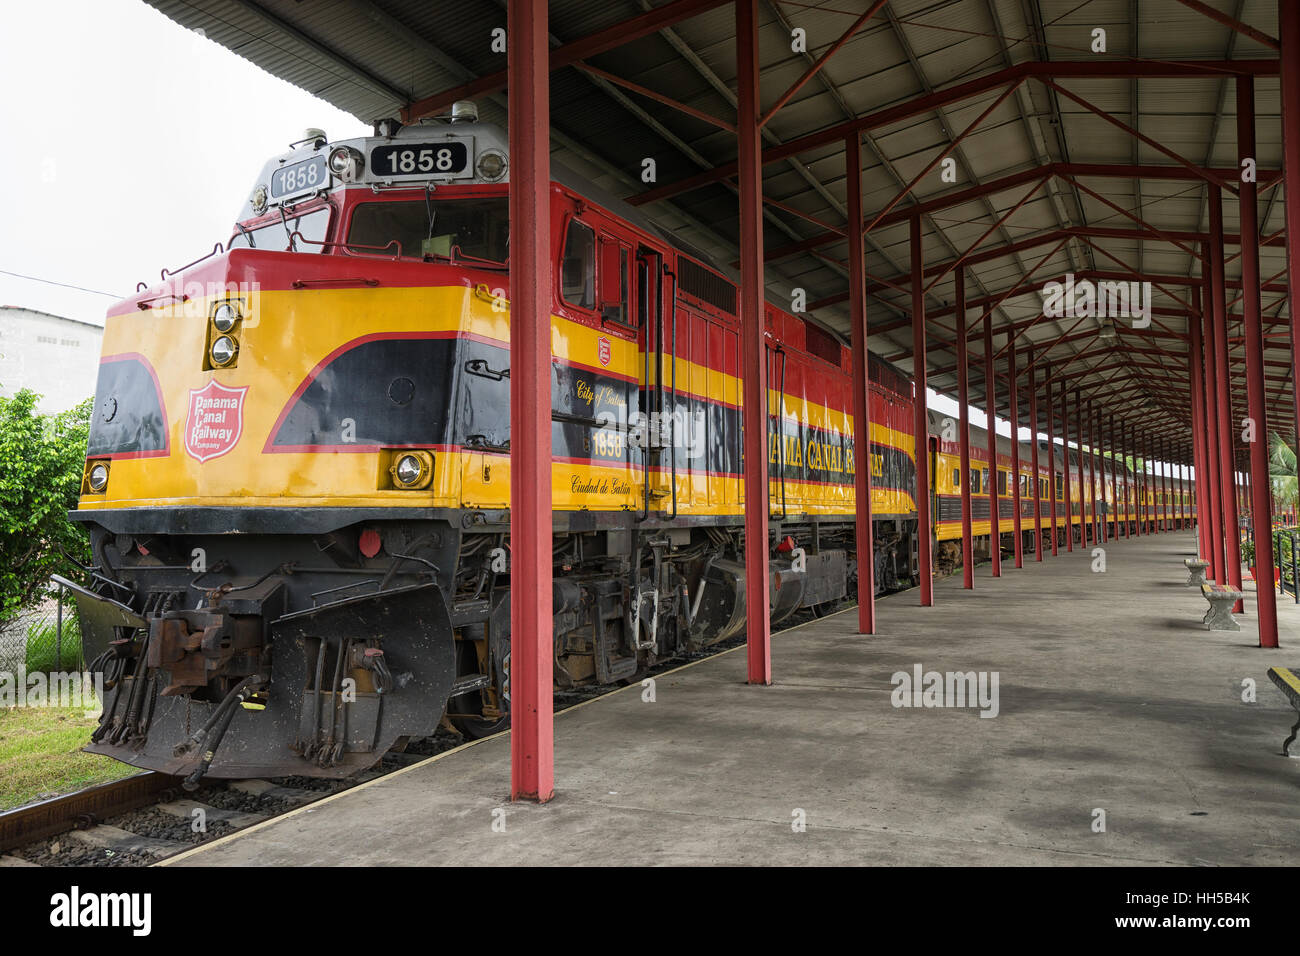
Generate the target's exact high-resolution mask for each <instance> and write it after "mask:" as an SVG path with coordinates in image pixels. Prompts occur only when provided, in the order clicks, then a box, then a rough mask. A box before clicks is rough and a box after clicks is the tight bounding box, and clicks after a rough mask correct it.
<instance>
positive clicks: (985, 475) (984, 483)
mask: <svg viewBox="0 0 1300 956" xmlns="http://www.w3.org/2000/svg"><path fill="white" fill-rule="evenodd" d="M980 471H981V476H980V488H982V489H983V490H984V491H986V492H987V491H988V490H989V488H990V487H991V486H990V485H989V470H988V469H987V468H982V469H980Z"/></svg>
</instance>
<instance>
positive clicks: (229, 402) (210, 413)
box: [185, 382, 248, 462]
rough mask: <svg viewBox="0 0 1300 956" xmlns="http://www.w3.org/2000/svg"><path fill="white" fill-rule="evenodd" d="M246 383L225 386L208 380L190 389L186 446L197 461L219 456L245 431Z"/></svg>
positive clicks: (186, 422)
mask: <svg viewBox="0 0 1300 956" xmlns="http://www.w3.org/2000/svg"><path fill="white" fill-rule="evenodd" d="M247 391H248V386H247V385H245V386H243V387H241V388H227V387H226V386H224V385H221V384H218V383H217V382H208V384H207V385H204V386H203V387H202V388H199V389H194V388H192V389H190V411H189V417H188V418H186V420H185V450H186V451H187V452H188V453H189V455H190V457H191V458H194V459H195V460H197V461H200V462H204V461H210V460H211V459H213V458H220V457H221V456H222V455H224V454H226V452H228V451H230V450H231V449H232V448H234V447H235V444H236V442H238V441H239V436H240V435H241V434H243V431H244V393H245V392H247Z"/></svg>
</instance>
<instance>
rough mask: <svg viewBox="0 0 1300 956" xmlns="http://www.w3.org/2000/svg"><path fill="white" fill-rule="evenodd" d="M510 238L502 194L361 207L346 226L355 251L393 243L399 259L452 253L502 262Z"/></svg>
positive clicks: (504, 258)
mask: <svg viewBox="0 0 1300 956" xmlns="http://www.w3.org/2000/svg"><path fill="white" fill-rule="evenodd" d="M509 239H510V201H509V200H508V199H507V198H506V197H504V196H502V197H500V198H492V199H431V200H428V201H426V200H423V199H415V200H406V201H401V202H368V203H362V204H361V205H359V206H358V207H357V208H356V211H355V212H353V214H352V222H351V224H350V225H349V226H348V245H349V246H350V247H356V251H363V250H365V249H366V248H372V249H373V248H383V247H384V246H387V245H388V244H389V243H391V242H392V241H393V240H397V242H398V243H399V244H400V245H401V251H402V255H403V256H423V255H435V256H450V255H452V250H453V249H455V250H457V253H458V254H460V255H465V256H470V257H473V258H475V259H486V260H490V261H492V262H500V263H503V264H504V263H505V261H506V257H507V255H508V254H509V249H510V246H509Z"/></svg>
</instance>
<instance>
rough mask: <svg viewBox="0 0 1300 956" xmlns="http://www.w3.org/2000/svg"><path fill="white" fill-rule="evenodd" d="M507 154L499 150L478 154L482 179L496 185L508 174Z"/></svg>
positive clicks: (487, 150) (479, 171)
mask: <svg viewBox="0 0 1300 956" xmlns="http://www.w3.org/2000/svg"><path fill="white" fill-rule="evenodd" d="M506 165H507V163H506V154H505V153H503V152H501V151H500V150H497V149H485V150H483V152H481V153H479V154H478V174H479V177H480V178H481V179H485V180H487V181H488V182H490V183H494V182H496V181H497V180H499V179H500V178H501V177H503V176H504V175H505V174H506Z"/></svg>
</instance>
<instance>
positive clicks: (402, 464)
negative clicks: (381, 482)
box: [388, 451, 433, 491]
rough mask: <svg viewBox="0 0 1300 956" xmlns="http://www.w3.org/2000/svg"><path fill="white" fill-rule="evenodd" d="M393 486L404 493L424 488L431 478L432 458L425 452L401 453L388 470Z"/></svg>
mask: <svg viewBox="0 0 1300 956" xmlns="http://www.w3.org/2000/svg"><path fill="white" fill-rule="evenodd" d="M388 471H389V474H391V475H392V476H393V484H394V485H395V486H396V487H398V488H401V489H403V490H406V491H410V490H415V489H419V488H426V487H428V485H429V482H430V480H431V479H432V478H433V456H432V455H430V454H429V453H428V452H427V451H412V452H403V453H402V454H400V455H398V456H396V457H394V459H393V464H392V467H391V468H389V469H388Z"/></svg>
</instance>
